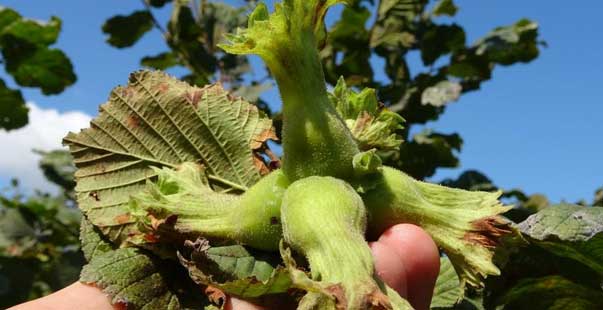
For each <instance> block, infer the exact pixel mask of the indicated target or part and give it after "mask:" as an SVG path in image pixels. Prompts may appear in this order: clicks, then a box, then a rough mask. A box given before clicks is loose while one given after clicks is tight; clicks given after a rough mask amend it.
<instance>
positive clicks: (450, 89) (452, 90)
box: [421, 81, 463, 107]
mask: <svg viewBox="0 0 603 310" xmlns="http://www.w3.org/2000/svg"><path fill="white" fill-rule="evenodd" d="M462 90H463V87H462V86H461V85H460V84H459V83H455V82H450V81H442V82H439V83H438V84H436V85H434V86H431V87H428V88H426V89H425V90H424V91H423V94H422V95H421V103H422V104H424V105H428V104H429V105H433V106H436V107H441V106H444V105H446V104H448V103H450V102H452V101H457V100H458V99H459V98H460V97H461V91H462Z"/></svg>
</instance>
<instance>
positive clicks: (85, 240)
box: [80, 217, 115, 261]
mask: <svg viewBox="0 0 603 310" xmlns="http://www.w3.org/2000/svg"><path fill="white" fill-rule="evenodd" d="M80 241H81V243H82V251H83V252H84V257H85V258H86V260H87V261H91V260H92V259H93V258H94V257H96V256H100V255H102V254H104V253H107V252H111V251H113V250H114V249H115V246H113V245H112V244H111V243H110V242H109V241H107V240H105V239H104V237H103V236H102V234H101V233H100V232H99V231H98V229H97V228H96V227H94V225H92V223H90V221H88V219H86V218H85V217H82V223H81V225H80Z"/></svg>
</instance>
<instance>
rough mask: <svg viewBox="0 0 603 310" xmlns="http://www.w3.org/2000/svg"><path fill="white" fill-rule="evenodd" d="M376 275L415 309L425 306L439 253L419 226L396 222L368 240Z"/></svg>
mask: <svg viewBox="0 0 603 310" xmlns="http://www.w3.org/2000/svg"><path fill="white" fill-rule="evenodd" d="M371 250H372V251H373V256H374V257H375V269H376V271H377V274H378V275H379V277H380V278H381V279H382V280H383V281H384V282H385V283H387V284H388V285H389V286H390V287H391V288H393V289H395V290H396V291H397V292H398V293H399V294H400V296H402V297H404V298H406V299H407V300H408V301H409V302H410V304H411V305H412V306H413V307H414V308H415V309H417V310H426V309H429V305H430V303H431V297H432V296H433V289H434V286H435V282H436V279H437V277H438V273H439V271H440V254H439V251H438V248H437V246H436V244H435V242H434V241H433V240H432V239H431V237H430V236H429V234H427V233H426V232H425V231H424V230H423V229H421V228H420V227H418V226H415V225H411V224H399V225H396V226H393V227H391V228H389V229H388V230H387V231H385V232H384V233H383V234H382V235H381V237H380V238H379V240H377V241H376V242H373V243H371Z"/></svg>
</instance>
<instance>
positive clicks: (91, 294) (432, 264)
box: [9, 224, 440, 310]
mask: <svg viewBox="0 0 603 310" xmlns="http://www.w3.org/2000/svg"><path fill="white" fill-rule="evenodd" d="M370 246H371V250H372V253H373V256H374V258H375V268H376V270H377V274H378V275H379V276H380V277H381V279H383V281H384V282H386V283H387V284H388V285H389V286H391V287H392V288H394V289H395V290H396V291H398V293H399V294H400V296H402V297H404V298H406V299H407V300H408V301H409V302H410V303H411V304H412V305H413V307H414V308H415V309H416V310H427V309H429V304H430V303H431V297H432V295H433V288H434V286H435V281H436V278H437V275H438V272H439V269H440V258H439V252H438V248H437V246H436V245H435V243H434V242H433V240H432V239H431V237H429V235H428V234H427V233H426V232H425V231H424V230H423V229H421V228H419V227H418V226H415V225H411V224H398V225H395V226H393V227H391V228H390V229H388V230H386V231H385V232H384V233H383V234H382V235H381V237H380V238H379V239H378V240H377V241H375V242H372V243H371V244H370ZM63 309H78V310H115V309H119V308H114V307H113V306H112V305H111V304H110V302H109V298H108V297H107V296H106V295H105V294H103V293H102V292H101V291H100V290H99V289H98V288H96V287H93V286H89V285H85V284H82V283H74V284H72V285H70V286H68V287H66V288H64V289H62V290H60V291H58V292H56V293H54V294H51V295H49V296H46V297H43V298H40V299H37V300H33V301H30V302H27V303H24V304H21V305H17V306H15V307H13V308H10V309H9V310H63ZM225 309H226V310H264V309H271V308H270V307H262V306H257V305H252V304H250V303H248V302H245V301H242V300H238V299H236V298H229V299H228V300H227V302H226V306H225ZM280 309H284V308H280Z"/></svg>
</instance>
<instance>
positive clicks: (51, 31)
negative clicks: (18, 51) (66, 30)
mask: <svg viewBox="0 0 603 310" xmlns="http://www.w3.org/2000/svg"><path fill="white" fill-rule="evenodd" d="M3 10H10V9H3ZM0 14H1V13H0ZM13 16H14V15H13ZM0 18H1V17H0ZM2 28H3V29H2ZM60 32H61V20H60V19H59V18H57V17H54V16H53V17H51V19H50V21H49V22H47V23H44V22H40V21H36V20H31V19H25V18H19V19H16V20H14V21H13V22H12V23H10V24H8V25H6V26H5V27H1V25H0V36H11V37H13V38H15V39H19V40H22V41H25V42H28V43H31V44H35V45H39V46H48V45H51V44H54V43H55V42H56V41H57V38H58V37H59V33H60Z"/></svg>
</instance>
